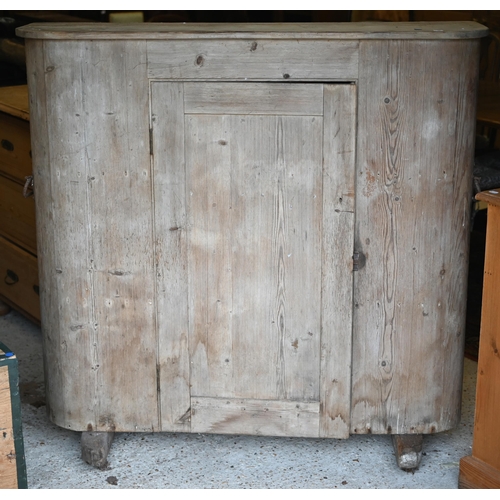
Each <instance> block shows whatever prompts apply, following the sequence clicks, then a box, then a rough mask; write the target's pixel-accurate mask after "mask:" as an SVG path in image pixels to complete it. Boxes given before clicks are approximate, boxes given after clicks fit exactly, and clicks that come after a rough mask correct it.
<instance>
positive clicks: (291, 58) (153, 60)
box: [147, 40, 358, 81]
mask: <svg viewBox="0 0 500 500" xmlns="http://www.w3.org/2000/svg"><path fill="white" fill-rule="evenodd" d="M147 51H148V76H149V78H153V79H156V78H159V79H164V78H168V79H180V80H192V79H204V80H267V81H269V80H279V81H291V80H314V81H328V80H343V81H346V80H347V81H349V80H354V79H356V78H357V76H358V42H357V41H340V40H339V41H337V45H336V48H335V50H334V51H332V50H331V42H329V41H323V40H305V41H300V40H293V41H288V40H258V41H255V40H253V41H252V40H193V41H191V42H190V43H189V44H186V42H185V41H182V40H172V41H148V42H147Z"/></svg>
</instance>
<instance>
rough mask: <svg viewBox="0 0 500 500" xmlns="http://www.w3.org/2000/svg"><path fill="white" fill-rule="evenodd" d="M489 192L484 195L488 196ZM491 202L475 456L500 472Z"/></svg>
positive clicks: (496, 211) (498, 220)
mask: <svg viewBox="0 0 500 500" xmlns="http://www.w3.org/2000/svg"><path fill="white" fill-rule="evenodd" d="M487 197H488V195H486V196H483V199H484V198H487ZM495 197H496V203H495V204H493V203H489V204H488V226H487V230H486V254H485V264H484V283H483V302H482V313H481V333H480V340H479V356H478V376H477V387H476V412H475V417H474V437H473V443H472V456H473V457H474V458H476V459H478V460H481V461H482V462H485V463H487V464H488V465H490V466H491V467H493V468H494V469H496V471H497V473H498V474H499V475H500V448H499V446H498V443H499V442H500V430H499V429H498V420H497V418H496V415H497V414H498V410H499V408H500V387H499V384H498V381H499V380H500V354H499V346H500V334H499V327H500V307H499V291H500V289H499V280H500V265H499V262H498V258H497V254H498V249H499V248H500V206H499V199H500V196H499V195H498V194H497V195H495Z"/></svg>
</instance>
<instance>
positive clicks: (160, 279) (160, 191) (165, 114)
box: [151, 82, 191, 432]
mask: <svg viewBox="0 0 500 500" xmlns="http://www.w3.org/2000/svg"><path fill="white" fill-rule="evenodd" d="M151 107H152V109H151V121H152V138H153V179H152V180H153V186H154V188H153V189H154V191H153V197H154V199H153V202H154V221H155V241H154V244H155V266H156V304H157V305H156V307H157V313H156V322H157V329H158V384H159V388H161V389H160V393H159V404H160V418H161V429H162V430H165V431H184V432H188V431H189V428H190V422H189V418H188V414H189V408H190V406H191V393H190V387H189V385H190V381H189V377H190V369H189V366H190V365H189V364H190V360H189V348H188V276H187V258H188V257H187V252H188V243H187V239H188V231H189V228H188V225H187V213H186V173H185V161H184V151H185V141H184V91H183V84H182V83H164V82H162V83H160V82H158V83H156V82H155V83H153V84H152V85H151Z"/></svg>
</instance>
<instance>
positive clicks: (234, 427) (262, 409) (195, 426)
mask: <svg viewBox="0 0 500 500" xmlns="http://www.w3.org/2000/svg"><path fill="white" fill-rule="evenodd" d="M319 411H320V408H319V403H318V402H313V403H304V402H297V401H273V400H269V399H264V400H252V399H243V400H239V399H238V400H235V399H229V400H224V399H223V398H199V397H195V398H193V406H192V410H191V425H192V429H191V430H192V432H209V433H216V434H253V435H258V436H297V437H318V435H319Z"/></svg>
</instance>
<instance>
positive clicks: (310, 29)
mask: <svg viewBox="0 0 500 500" xmlns="http://www.w3.org/2000/svg"><path fill="white" fill-rule="evenodd" d="M16 34H17V35H18V36H21V37H25V38H49V39H50V38H52V39H62V40H65V39H91V40H99V39H104V40H109V39H128V40H130V39H134V38H135V39H140V40H144V39H152V40H154V39H162V40H166V39H171V38H177V39H193V38H216V39H224V38H250V39H251V38H253V37H256V36H262V37H264V36H265V37H266V38H273V39H283V38H284V39H286V38H291V39H297V38H298V39H301V38H306V39H308V38H312V39H315V38H319V39H321V38H324V39H328V40H332V39H333V40H334V39H370V38H374V39H383V38H389V39H430V40H432V39H453V38H478V37H483V36H486V35H487V34H488V30H487V28H486V27H484V26H482V25H481V24H478V23H476V22H472V21H462V22H421V23H418V22H417V23H415V22H411V23H410V22H406V23H404V22H403V23H380V22H359V23H314V24H313V25H312V24H310V23H265V24H264V23H262V24H259V23H254V24H248V23H237V24H217V23H188V24H184V23H183V24H180V23H147V24H144V23H141V24H133V23H132V24H120V25H116V24H109V23H107V24H106V23H50V25H47V24H46V23H33V24H29V25H26V26H21V27H20V28H17V29H16Z"/></svg>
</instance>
